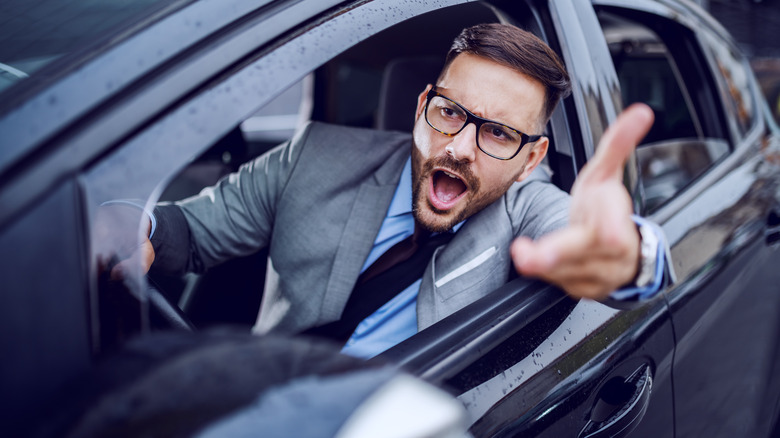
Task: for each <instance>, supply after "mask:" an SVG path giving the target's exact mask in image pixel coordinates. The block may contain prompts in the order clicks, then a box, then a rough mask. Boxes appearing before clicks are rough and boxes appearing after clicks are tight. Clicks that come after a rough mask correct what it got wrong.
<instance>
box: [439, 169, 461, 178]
mask: <svg viewBox="0 0 780 438" xmlns="http://www.w3.org/2000/svg"><path fill="white" fill-rule="evenodd" d="M442 172H444V174H445V175H447V176H448V177H450V178H452V179H460V178H458V177H457V176H455V175H453V174H451V173H449V172H447V171H445V170H442Z"/></svg>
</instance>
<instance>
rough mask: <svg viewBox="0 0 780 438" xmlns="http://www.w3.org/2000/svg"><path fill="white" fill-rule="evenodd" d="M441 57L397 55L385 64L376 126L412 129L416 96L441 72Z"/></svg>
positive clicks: (397, 129)
mask: <svg viewBox="0 0 780 438" xmlns="http://www.w3.org/2000/svg"><path fill="white" fill-rule="evenodd" d="M443 64H444V60H443V59H442V58H441V57H433V56H426V57H414V58H398V59H395V60H393V61H391V62H390V63H389V64H388V65H387V67H385V72H384V75H383V76H382V88H381V89H380V91H379V108H378V110H377V119H376V127H377V129H382V130H385V131H404V132H411V131H412V128H413V127H414V112H415V110H416V108H417V96H418V95H419V94H420V93H421V92H422V91H423V90H424V89H425V86H426V85H428V84H434V83H435V82H436V79H437V78H438V76H439V73H440V72H441V69H442V66H443Z"/></svg>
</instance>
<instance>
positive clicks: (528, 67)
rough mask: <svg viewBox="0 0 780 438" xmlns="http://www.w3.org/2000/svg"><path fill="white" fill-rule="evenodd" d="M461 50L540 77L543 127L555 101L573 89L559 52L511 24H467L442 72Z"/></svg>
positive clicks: (451, 49)
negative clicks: (542, 92)
mask: <svg viewBox="0 0 780 438" xmlns="http://www.w3.org/2000/svg"><path fill="white" fill-rule="evenodd" d="M461 53H469V54H472V55H477V56H481V57H483V58H487V59H489V60H491V61H494V62H497V63H499V64H501V65H505V66H507V67H509V68H511V69H514V70H517V71H519V72H520V73H523V74H525V75H527V76H529V77H531V78H532V79H535V80H537V81H539V82H540V83H541V84H542V85H543V86H544V88H545V95H546V96H545V97H546V100H545V104H544V108H543V109H542V115H543V117H544V118H543V120H541V122H542V127H544V125H546V124H547V121H548V120H550V116H551V115H552V112H553V109H555V105H557V104H558V101H559V100H560V99H563V98H565V97H566V96H568V95H569V93H571V83H570V82H569V74H568V73H566V68H565V67H564V66H563V62H561V59H560V58H559V57H558V55H557V54H556V53H555V52H554V51H553V50H552V49H551V48H550V47H549V46H548V45H547V44H545V43H544V41H542V40H540V39H539V38H537V37H536V36H535V35H534V34H532V33H530V32H526V31H524V30H522V29H520V28H518V27H515V26H512V25H509V24H499V23H485V24H478V25H476V26H472V27H468V28H466V29H463V31H462V32H461V33H460V35H458V36H457V37H456V38H455V40H454V41H453V42H452V46H451V47H450V51H449V52H447V58H446V61H445V63H444V69H443V70H442V74H444V71H446V70H447V67H448V66H449V65H450V63H451V62H452V61H453V60H454V59H455V58H456V57H457V56H458V55H460V54H461Z"/></svg>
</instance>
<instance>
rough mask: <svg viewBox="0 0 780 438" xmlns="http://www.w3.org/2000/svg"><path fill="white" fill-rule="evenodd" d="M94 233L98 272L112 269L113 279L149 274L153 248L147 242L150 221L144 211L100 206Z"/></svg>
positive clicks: (123, 207) (118, 206)
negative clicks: (133, 274)
mask: <svg viewBox="0 0 780 438" xmlns="http://www.w3.org/2000/svg"><path fill="white" fill-rule="evenodd" d="M139 227H140V228H139ZM93 230H94V234H93V240H94V245H93V247H94V249H95V253H96V256H97V260H98V266H99V269H100V270H101V271H104V270H106V269H111V272H110V274H109V275H110V278H111V279H112V280H121V279H124V278H127V277H128V276H129V275H131V273H133V272H135V273H136V274H138V275H144V274H146V273H147V272H149V268H150V267H151V266H152V262H153V261H154V249H153V248H152V243H151V242H150V241H149V233H150V232H151V221H150V220H149V217H148V216H147V215H146V213H144V211H143V210H141V209H140V208H135V207H131V206H127V205H121V204H120V205H106V206H101V207H100V208H98V210H97V215H96V218H95V226H94V228H93Z"/></svg>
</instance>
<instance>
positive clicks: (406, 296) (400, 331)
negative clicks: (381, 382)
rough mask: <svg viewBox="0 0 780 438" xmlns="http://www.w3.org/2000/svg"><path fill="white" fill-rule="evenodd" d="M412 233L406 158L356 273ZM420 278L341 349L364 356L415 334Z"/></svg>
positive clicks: (365, 322)
mask: <svg viewBox="0 0 780 438" xmlns="http://www.w3.org/2000/svg"><path fill="white" fill-rule="evenodd" d="M412 233H414V216H413V215H412V161H411V158H409V159H407V160H406V165H404V170H403V171H402V173H401V181H399V182H398V187H396V189H395V194H394V195H393V200H392V201H391V202H390V207H389V208H388V209H387V215H386V216H385V220H384V222H382V227H381V228H380V229H379V234H377V236H376V240H374V248H373V249H372V250H371V252H370V253H369V254H368V258H367V259H366V262H365V263H364V264H363V268H362V269H361V270H360V272H363V271H365V270H366V269H367V268H368V267H369V266H371V264H372V263H374V262H375V261H376V259H378V258H379V256H381V255H382V254H384V253H385V251H387V250H388V249H390V248H391V247H392V246H393V245H395V244H396V243H398V242H400V241H402V240H404V239H406V238H407V237H409V236H411V235H412ZM421 281H422V279H419V280H417V281H415V282H414V283H412V284H411V285H410V286H409V287H407V288H406V289H404V290H403V291H401V293H399V294H398V295H396V296H395V298H393V299H391V300H390V301H388V302H387V303H386V304H385V305H383V306H382V307H380V308H379V310H377V311H376V312H374V313H373V314H371V315H369V316H368V317H367V318H366V319H364V320H363V321H362V322H361V323H360V324H358V326H357V328H356V329H355V332H354V333H352V336H351V337H350V338H349V340H347V343H346V345H345V346H344V348H343V349H342V350H341V352H342V353H345V354H348V355H350V356H356V357H362V358H366V359H367V358H370V357H373V356H376V355H377V354H379V353H381V352H383V351H385V350H387V349H388V348H390V347H392V346H394V345H396V344H398V343H399V342H401V341H403V340H405V339H406V338H408V337H410V336H412V335H413V334H415V333H417V294H418V293H419V291H420V282H421Z"/></svg>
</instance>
